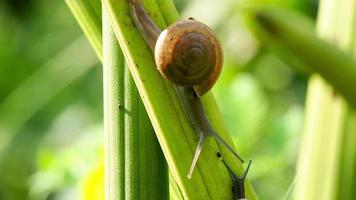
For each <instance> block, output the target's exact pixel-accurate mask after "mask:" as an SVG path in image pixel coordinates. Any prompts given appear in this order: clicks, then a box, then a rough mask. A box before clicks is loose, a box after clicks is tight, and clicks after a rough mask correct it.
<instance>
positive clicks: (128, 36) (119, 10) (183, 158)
mask: <svg viewBox="0 0 356 200" xmlns="http://www.w3.org/2000/svg"><path fill="white" fill-rule="evenodd" d="M158 2H159V4H157V2H156V1H153V0H146V1H143V3H144V6H145V9H146V10H147V11H148V13H149V14H150V16H151V17H152V18H153V20H155V22H156V23H158V25H159V27H160V28H163V27H165V26H166V24H167V23H171V22H172V21H175V20H177V17H178V15H177V14H176V13H177V12H176V11H173V8H174V7H173V6H172V5H173V4H172V2H171V1H168V0H166V1H163V0H160V1H158ZM103 5H104V7H105V8H106V9H108V13H109V16H110V21H111V24H112V27H113V29H114V31H115V34H116V36H117V38H118V41H119V43H120V46H121V49H122V50H123V53H124V55H125V59H126V60H127V62H128V66H129V68H130V71H131V73H132V75H133V78H134V80H135V83H136V85H137V87H138V90H139V92H140V96H141V98H142V99H143V102H144V105H145V107H146V110H147V112H148V114H149V116H150V119H151V122H152V124H153V126H154V128H155V132H156V134H157V137H158V139H159V142H160V145H161V147H162V149H163V152H164V154H165V157H166V159H167V162H168V165H169V167H170V170H171V173H172V176H173V177H174V180H175V181H176V182H177V184H178V186H179V188H180V191H181V192H182V195H183V196H184V198H185V199H231V198H232V192H231V186H232V182H231V178H230V177H229V174H228V172H227V170H226V168H225V166H224V165H223V164H222V162H221V161H220V160H219V159H218V158H217V156H216V153H217V152H218V151H219V152H222V154H223V156H224V158H225V160H226V161H227V162H228V163H229V164H230V165H231V166H232V168H233V169H234V171H237V172H239V173H237V174H241V173H242V171H243V168H242V165H241V163H240V162H239V161H238V159H236V158H235V157H234V156H233V155H232V154H230V153H229V152H228V151H227V150H226V149H225V148H223V147H222V148H219V147H218V146H217V144H216V142H215V141H214V140H213V139H211V138H209V139H208V141H207V142H206V144H205V145H204V148H203V152H202V154H201V156H200V158H199V161H198V167H197V169H196V170H195V172H194V174H193V178H192V179H191V180H188V179H187V178H186V176H187V173H188V170H189V166H190V164H191V161H192V158H193V154H194V151H195V148H196V145H197V139H198V135H197V133H195V132H194V130H193V128H192V127H191V124H190V122H189V121H187V118H186V117H185V115H184V112H183V109H182V108H181V105H180V103H179V102H178V97H177V95H176V93H175V91H174V89H173V87H172V84H171V83H170V82H168V81H166V80H164V79H162V77H161V75H160V74H159V72H158V71H157V70H156V67H155V63H154V61H153V56H152V53H151V51H150V49H149V48H148V46H147V45H146V44H145V42H144V40H143V38H142V37H141V35H140V33H139V31H138V30H137V29H136V27H135V26H134V23H133V21H132V19H131V17H129V16H130V11H129V7H128V2H127V1H125V0H103ZM167 5H170V9H172V11H169V12H164V13H162V12H161V10H160V9H166V6H167ZM163 15H164V16H165V17H162V16H163ZM165 20H167V21H165ZM203 103H204V106H205V108H206V110H207V114H208V117H209V120H210V122H211V123H212V125H213V126H214V128H215V129H216V130H217V132H218V133H219V134H221V135H222V137H223V138H224V139H225V140H226V141H227V142H228V143H229V144H230V145H232V140H231V137H229V134H228V133H227V132H226V128H225V126H224V124H223V122H222V117H221V114H220V112H219V110H218V107H217V105H216V102H215V100H214V98H213V95H212V94H211V93H209V94H207V95H205V96H204V97H203ZM252 171H253V170H252ZM246 182H247V184H246V194H247V197H248V199H250V200H252V199H256V198H257V197H256V195H255V193H254V191H253V189H252V187H251V185H250V183H249V181H248V180H247V181H246Z"/></svg>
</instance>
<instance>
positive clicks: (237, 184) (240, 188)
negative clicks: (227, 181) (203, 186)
mask: <svg viewBox="0 0 356 200" xmlns="http://www.w3.org/2000/svg"><path fill="white" fill-rule="evenodd" d="M217 156H218V157H219V158H220V160H221V161H222V162H223V163H224V165H225V167H226V168H227V170H228V172H229V175H230V177H231V179H232V193H233V200H247V199H246V197H245V185H244V183H245V178H246V176H247V173H248V171H249V170H250V166H251V163H252V161H251V160H250V161H249V163H248V165H247V168H246V169H245V171H244V172H243V174H242V175H241V176H236V174H235V173H234V172H233V171H232V170H231V168H230V167H229V165H228V164H227V163H226V162H225V160H224V159H223V158H222V156H221V154H220V153H219V152H218V153H217Z"/></svg>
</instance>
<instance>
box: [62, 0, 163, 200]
mask: <svg viewBox="0 0 356 200" xmlns="http://www.w3.org/2000/svg"><path fill="white" fill-rule="evenodd" d="M67 3H68V4H69V5H70V7H71V10H72V12H74V15H75V16H82V15H83V14H81V13H86V15H84V16H85V17H83V16H82V17H77V20H78V21H79V24H81V27H82V29H83V30H84V32H85V33H86V36H87V37H88V38H89V41H96V42H91V44H92V47H93V48H94V49H96V52H97V56H98V57H99V58H100V57H101V55H103V81H104V88H103V91H104V129H105V130H104V132H105V134H104V135H105V196H106V199H110V200H115V199H142V200H145V199H147V200H148V199H168V171H167V166H166V162H165V160H164V157H163V154H162V150H161V149H160V146H159V143H158V141H157V138H156V136H155V134H154V131H153V128H152V126H151V123H150V121H149V119H148V116H147V113H146V111H145V109H144V106H143V104H142V101H141V99H140V97H139V96H138V92H137V89H136V86H135V84H134V82H133V80H132V76H131V74H130V72H129V70H128V68H127V66H125V61H124V57H123V55H122V52H121V49H120V47H119V45H118V43H117V40H116V38H115V35H114V33H113V31H112V28H111V25H110V22H109V21H108V18H107V17H106V16H107V15H106V14H105V13H106V12H105V9H103V11H102V13H103V19H102V22H103V23H101V21H100V18H101V12H100V9H101V4H100V1H98V0H97V1H90V2H87V1H80V0H67ZM73 8H75V9H73ZM88 13H91V14H88ZM94 13H96V14H94ZM97 13H100V15H99V14H97ZM93 18H95V19H93ZM98 21H99V22H100V23H96V22H98ZM93 22H95V23H93ZM102 26H103V34H102V33H101V32H97V31H96V30H97V29H101V27H102ZM101 38H103V41H102V42H101V41H100V40H101ZM97 41H100V43H97ZM101 50H103V52H101Z"/></svg>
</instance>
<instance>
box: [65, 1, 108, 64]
mask: <svg viewBox="0 0 356 200" xmlns="http://www.w3.org/2000/svg"><path fill="white" fill-rule="evenodd" d="M65 1H66V3H67V5H68V7H69V8H70V10H71V11H72V13H73V15H74V16H75V18H76V20H77V21H78V23H79V25H80V27H81V28H82V30H83V32H84V34H85V36H86V37H87V39H88V40H89V42H90V44H91V46H92V47H93V49H94V51H95V53H96V54H97V56H98V58H99V60H102V58H103V55H102V54H103V51H102V31H101V29H102V27H101V9H98V8H101V2H100V1H99V0H94V1H82V0H65Z"/></svg>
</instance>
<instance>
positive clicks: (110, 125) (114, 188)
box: [102, 10, 134, 200]
mask: <svg viewBox="0 0 356 200" xmlns="http://www.w3.org/2000/svg"><path fill="white" fill-rule="evenodd" d="M102 13H103V17H102V18H103V55H104V57H103V81H104V84H103V86H104V88H103V92H104V95H103V97H104V137H105V140H104V142H105V145H104V146H105V199H111V200H116V199H125V118H124V117H125V116H124V111H123V110H124V108H125V107H124V105H123V103H124V102H126V101H125V93H124V92H125V87H124V86H126V84H125V83H124V78H125V71H126V70H125V62H124V57H123V55H122V52H121V50H120V47H119V45H118V43H117V41H116V38H115V35H114V34H113V32H112V29H111V25H110V22H108V19H107V17H106V16H107V15H106V13H105V10H103V12H102ZM128 120H130V118H128ZM133 133H134V132H133ZM128 156H130V154H129V155H128Z"/></svg>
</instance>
